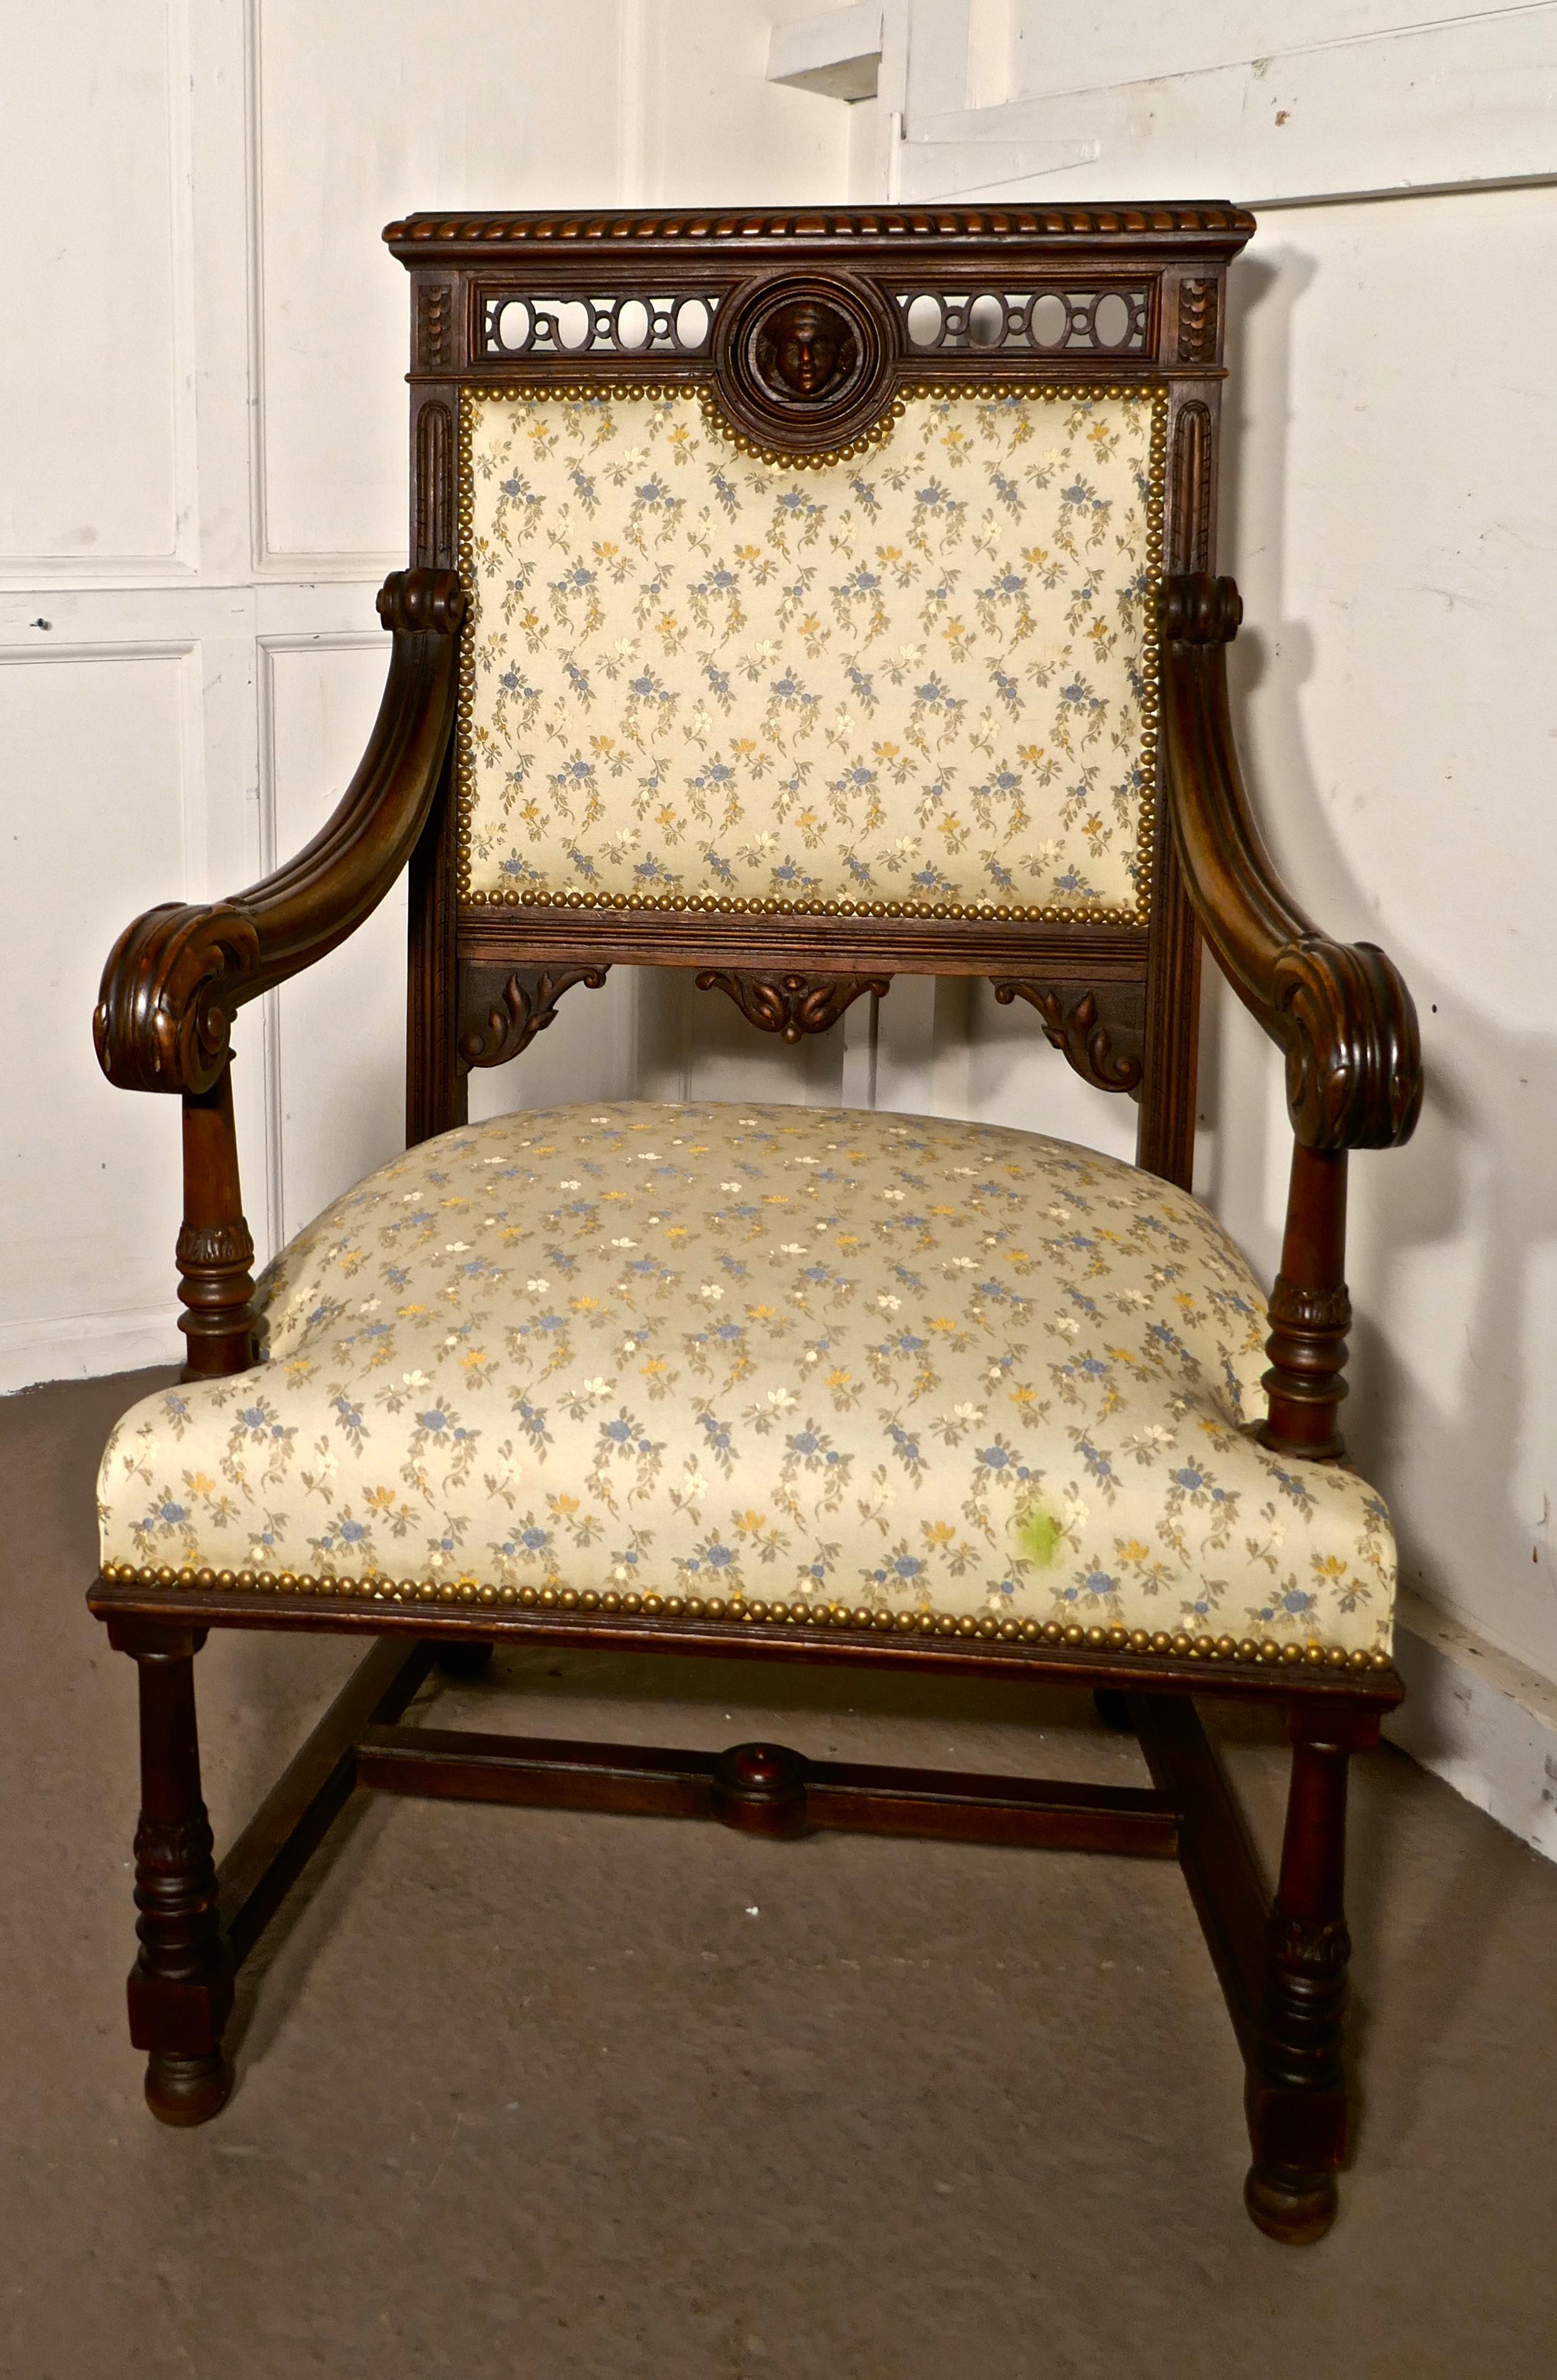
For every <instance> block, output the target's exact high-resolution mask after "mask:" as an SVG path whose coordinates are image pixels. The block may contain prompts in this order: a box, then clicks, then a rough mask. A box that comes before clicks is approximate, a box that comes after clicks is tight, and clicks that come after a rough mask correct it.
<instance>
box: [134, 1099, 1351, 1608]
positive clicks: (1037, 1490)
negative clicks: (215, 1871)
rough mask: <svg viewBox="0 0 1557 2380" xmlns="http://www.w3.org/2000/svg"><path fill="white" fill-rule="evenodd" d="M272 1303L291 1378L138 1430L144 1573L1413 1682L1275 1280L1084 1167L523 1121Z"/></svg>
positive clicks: (954, 1138) (289, 1269) (711, 1132)
mask: <svg viewBox="0 0 1557 2380" xmlns="http://www.w3.org/2000/svg"><path fill="white" fill-rule="evenodd" d="M260 1294H261V1301H262V1305H263V1311H264V1326H263V1329H264V1342H265V1347H266V1352H267V1354H268V1358H269V1360H268V1361H267V1362H265V1363H263V1364H260V1365H259V1366H255V1367H254V1368H253V1369H252V1370H250V1371H247V1372H245V1373H242V1374H239V1375H237V1376H236V1377H235V1378H230V1379H225V1380H220V1381H205V1382H200V1383H197V1384H189V1385H186V1386H183V1387H180V1388H177V1389H175V1390H169V1391H167V1392H166V1393H164V1394H162V1395H158V1396H153V1397H151V1398H148V1399H147V1400H146V1401H145V1402H144V1403H140V1404H139V1405H137V1406H136V1407H134V1409H133V1410H132V1411H131V1412H129V1413H128V1414H127V1415H126V1416H125V1417H124V1419H123V1421H122V1422H121V1423H120V1424H119V1426H118V1427H117V1429H116V1430H115V1433H114V1436H113V1439H112V1440H111V1441H110V1443H109V1446H108V1449H107V1451H106V1453H105V1455H104V1458H103V1472H102V1482H101V1506H102V1524H103V1557H104V1560H105V1562H120V1563H126V1562H127V1563H134V1564H147V1563H151V1564H171V1565H173V1566H175V1568H177V1567H180V1566H194V1567H197V1568H199V1567H202V1566H205V1567H210V1568H213V1569H216V1570H219V1571H220V1570H230V1571H235V1572H236V1571H240V1570H250V1571H255V1572H259V1573H283V1572H290V1573H298V1574H303V1573H308V1574H312V1575H316V1576H317V1575H320V1574H325V1575H328V1576H329V1577H330V1578H331V1579H332V1580H334V1581H352V1582H361V1581H363V1580H369V1581H371V1580H374V1579H391V1580H416V1581H418V1582H421V1583H423V1584H424V1585H425V1583H427V1582H428V1581H431V1582H434V1583H442V1584H443V1585H451V1584H459V1585H465V1586H470V1585H475V1586H477V1587H478V1588H480V1589H483V1590H487V1589H489V1590H493V1591H495V1592H496V1593H498V1594H501V1596H502V1597H503V1598H504V1599H505V1600H513V1598H514V1597H515V1595H516V1594H518V1593H520V1592H521V1591H522V1590H524V1589H525V1588H526V1587H548V1586H552V1587H557V1586H566V1587H571V1588H573V1589H575V1590H579V1591H584V1590H594V1591H596V1592H598V1593H601V1594H609V1593H616V1594H620V1593H621V1592H622V1590H623V1589H624V1588H635V1589H637V1590H639V1591H641V1592H649V1591H653V1592H655V1593H657V1594H659V1595H671V1594H676V1595H681V1596H682V1597H690V1596H696V1597H706V1598H712V1597H719V1598H724V1599H725V1602H726V1603H728V1602H729V1601H730V1600H731V1599H738V1598H741V1597H746V1598H757V1597H763V1598H772V1597H778V1598H780V1599H785V1600H790V1599H792V1600H793V1602H795V1603H800V1602H803V1603H804V1604H805V1606H806V1607H807V1608H808V1609H809V1608H811V1607H815V1609H816V1610H817V1611H818V1613H819V1614H820V1615H823V1616H825V1615H826V1613H827V1610H828V1609H829V1608H836V1607H838V1606H839V1605H842V1606H845V1607H848V1608H850V1609H863V1610H866V1611H868V1612H871V1613H879V1612H883V1611H885V1612H891V1613H894V1614H901V1613H904V1612H910V1611H925V1612H935V1613H937V1614H941V1615H945V1614H948V1613H949V1614H968V1613H973V1614H979V1615H988V1614H997V1615H1002V1616H1006V1615H1008V1616H1011V1617H1014V1618H1016V1619H1018V1620H1020V1621H1028V1620H1037V1621H1043V1622H1045V1623H1047V1622H1050V1621H1055V1620H1060V1621H1067V1622H1072V1621H1080V1622H1082V1623H1084V1624H1087V1625H1092V1624H1097V1623H1102V1624H1104V1625H1107V1626H1119V1625H1123V1626H1125V1627H1127V1628H1130V1629H1147V1630H1151V1631H1161V1630H1173V1631H1177V1630H1185V1629H1188V1630H1189V1631H1190V1632H1191V1633H1200V1632H1207V1633H1210V1634H1211V1635H1212V1636H1213V1637H1221V1636H1223V1635H1224V1634H1229V1635H1231V1636H1232V1637H1235V1638H1239V1639H1243V1638H1254V1639H1257V1640H1261V1641H1272V1640H1273V1641H1275V1642H1277V1643H1281V1644H1288V1643H1296V1644H1302V1645H1309V1644H1319V1645H1324V1646H1326V1647H1327V1648H1334V1647H1340V1648H1344V1649H1345V1650H1346V1651H1347V1652H1348V1653H1352V1654H1357V1653H1359V1652H1360V1653H1368V1654H1371V1653H1374V1652H1376V1651H1379V1650H1382V1649H1385V1648H1387V1646H1388V1643H1389V1633H1390V1615H1391V1605H1392V1598H1393V1585H1394V1546H1393V1541H1392V1537H1391V1533H1390V1526H1389V1521H1388V1517H1387V1515H1386V1513H1385V1512H1384V1509H1383V1506H1382V1503H1381V1502H1380V1500H1379V1499H1378V1497H1377V1496H1376V1495H1375V1494H1374V1493H1373V1492H1372V1491H1371V1489H1370V1488H1367V1487H1366V1486H1365V1485H1364V1484H1363V1482H1362V1481H1361V1480H1359V1479H1358V1478H1357V1477H1355V1476H1354V1475H1352V1474H1350V1473H1349V1472H1346V1471H1344V1470H1338V1469H1334V1468H1332V1467H1330V1466H1327V1465H1323V1464H1315V1463H1301V1462H1295V1461H1290V1460H1286V1459H1284V1458H1279V1457H1277V1456H1275V1455H1273V1454H1271V1453H1269V1452H1267V1451H1265V1450H1264V1449H1262V1448H1261V1446H1260V1445H1258V1444H1257V1443H1256V1441H1255V1439H1254V1436H1253V1434H1252V1429H1253V1425H1254V1424H1255V1423H1256V1421H1257V1418H1258V1417H1259V1416H1260V1415H1261V1413H1262V1410H1263V1403H1262V1397H1261V1390H1260V1386H1259V1382H1260V1377H1261V1372H1262V1370H1263V1368H1264V1362H1265V1359H1264V1355H1263V1353H1262V1349H1261V1341H1262V1339H1263V1336H1264V1331H1265V1318H1264V1311H1263V1302H1262V1300H1261V1294H1260V1292H1259V1289H1258V1287H1257V1286H1256V1283H1255V1281H1254V1280H1253V1278H1252V1276H1251V1275H1250V1273H1249V1268H1248V1266H1247V1265H1246V1264H1245V1262H1244V1260H1243V1258H1242V1257H1240V1256H1239V1254H1238V1253H1237V1249H1236V1248H1235V1247H1234V1246H1233V1245H1232V1244H1231V1243H1230V1242H1229V1241H1228V1240H1227V1238H1226V1237H1225V1234H1224V1233H1223V1232H1222V1231H1221V1229H1220V1228H1219V1226H1218V1225H1217V1224H1216V1223H1215V1222H1214V1221H1213V1219H1212V1218H1211V1216H1210V1215H1209V1214H1208V1213H1207V1212H1206V1211H1205V1209H1204V1208H1201V1206H1199V1205H1198V1204H1197V1203H1196V1202H1195V1200H1193V1199H1192V1198H1190V1197H1189V1196H1187V1195H1186V1194H1185V1193H1183V1192H1182V1191H1179V1190H1177V1189H1175V1188H1173V1187H1171V1186H1169V1185H1168V1184H1165V1183H1162V1182H1160V1181H1158V1180H1156V1179H1155V1178H1154V1177H1153V1176H1151V1175H1149V1174H1144V1173H1141V1172H1136V1171H1135V1170H1134V1169H1133V1168H1132V1167H1129V1166H1127V1165H1124V1164H1121V1163H1119V1162H1117V1161H1116V1160H1113V1159H1110V1158H1104V1157H1100V1156H1096V1155H1093V1154H1092V1153H1091V1152H1089V1151H1087V1150H1084V1149H1080V1148H1076V1147H1070V1146H1068V1144H1066V1143H1064V1142H1062V1141H1055V1140H1048V1139H1043V1138H1040V1137H1038V1136H1037V1135H1030V1134H1025V1133H1014V1132H1008V1131H1002V1130H999V1129H997V1128H996V1127H993V1126H990V1125H984V1124H972V1123H949V1122H946V1121H943V1120H927V1119H915V1118H905V1117H900V1116H892V1115H882V1114H863V1113H854V1112H848V1111H836V1110H835V1111H827V1110H808V1109H799V1108H790V1107H767V1108H761V1107H759V1108H750V1109H743V1108H736V1107H725V1106H685V1107H676V1106H658V1105H647V1104H634V1103H626V1104H622V1105H617V1106H610V1107H605V1108H599V1109H593V1108H587V1107H562V1108H558V1109H554V1110H550V1111H538V1112H531V1113H528V1114H521V1115H515V1116H509V1117H505V1118H501V1119H500V1120H498V1121H496V1122H493V1123H485V1124H481V1125H479V1126H473V1127H470V1128H468V1129H464V1130H460V1131H456V1132H453V1133H447V1134H444V1135H442V1136H441V1138H439V1139H437V1140H433V1141H429V1142H427V1143H424V1144H423V1145H422V1146H421V1147H417V1148H415V1149H412V1150H410V1151H408V1152H407V1153H406V1154H405V1155H404V1157H403V1158H400V1159H397V1160H395V1161H394V1162H393V1163H392V1164H389V1165H386V1166H384V1167H382V1168H381V1169H380V1171H379V1172H377V1173H375V1174H372V1175H371V1176H370V1177H369V1178H368V1180H367V1181H365V1182H362V1183H360V1184H358V1185H357V1186H356V1188H355V1189H353V1190H351V1191H349V1192H348V1193H347V1194H346V1195H345V1196H344V1197H342V1198H339V1199H337V1200H336V1202H335V1203H334V1205H333V1206H332V1207H331V1208H328V1209H327V1210H326V1211H325V1213H324V1214H323V1215H321V1216H320V1218H319V1220H318V1221H317V1222H315V1223H314V1224H312V1225H311V1226H310V1227H309V1228H308V1230H307V1231H306V1232H304V1233H301V1234H300V1235H299V1237H298V1238H297V1239H296V1240H295V1241H294V1242H293V1243H292V1245H291V1246H290V1247H289V1248H287V1249H286V1250H285V1252H284V1254H283V1256H282V1257H280V1258H279V1259H278V1261H277V1262H276V1263H275V1264H274V1265H273V1266H272V1268H271V1269H270V1270H269V1271H268V1272H267V1274H266V1275H265V1277H264V1280H263V1281H262V1284H261V1292H260ZM720 1608H724V1607H723V1605H721V1607H720Z"/></svg>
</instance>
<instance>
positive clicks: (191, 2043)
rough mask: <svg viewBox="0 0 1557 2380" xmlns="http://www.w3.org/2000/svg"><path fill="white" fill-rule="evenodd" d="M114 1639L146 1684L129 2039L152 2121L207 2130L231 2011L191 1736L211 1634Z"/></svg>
mask: <svg viewBox="0 0 1557 2380" xmlns="http://www.w3.org/2000/svg"><path fill="white" fill-rule="evenodd" d="M113 1634H114V1642H115V1644H116V1645H118V1648H119V1650H120V1651H121V1652H126V1653H129V1654H132V1655H133V1656H134V1658H135V1663H136V1668H137V1670H138V1672H139V1684H140V1822H139V1826H138V1827H137V1828H136V1835H135V1903H136V1907H137V1909H138V1910H139V1913H140V1914H139V1918H138V1920H137V1922H136V1929H135V1930H136V1933H137V1934H138V1935H139V1939H140V1951H139V1957H138V1958H137V1960H136V1962H135V1965H134V1966H133V1967H132V1968H131V1970H130V1976H129V1985H128V1998H129V2022H130V2039H131V2041H132V2042H133V2043H134V2045H135V2046H136V2048H137V2049H144V2050H146V2051H148V2052H149V2056H148V2058H147V2062H146V2104H147V2106H148V2107H150V2108H151V2113H152V2114H153V2115H154V2116H156V2117H159V2118H160V2119H161V2120H162V2121H163V2123H164V2124H203V2123H204V2122H205V2121H206V2120H207V2119H208V2118H209V2117H211V2116H214V2115H215V2114H216V2113H217V2111H218V2109H219V2108H220V2107H223V2105H224V2104H225V2102H226V2098H227V2094H228V2092H229V2090H230V2089H231V2087H232V2078H231V2076H230V2074H229V2072H228V2070H227V2064H226V2060H225V2059H224V2058H223V2055H222V2034H223V2027H224V2025H225V2024H226V2022H227V2016H228V2012H229V2010H231V2008H232V2004H233V1977H232V1967H231V1962H230V1961H229V1959H228V1955H227V1949H226V1945H225V1943H224V1941H223V1935H222V1925H221V1919H220V1915H219V1913H218V1909H217V1898H216V1867H215V1863H214V1861H213V1859H212V1856H211V1852H212V1844H211V1824H210V1821H209V1819H208V1818H207V1816H206V1808H205V1803H204V1802H203V1801H202V1799H201V1798H200V1755H199V1740H198V1737H197V1734H196V1727H195V1674H194V1671H195V1658H194V1657H195V1655H196V1654H197V1653H198V1652H199V1648H200V1646H201V1645H202V1644H203V1643H204V1641H205V1631H204V1630H203V1629H171V1628H169V1629H161V1628H156V1627H153V1626H151V1625H142V1626H139V1627H137V1626H135V1625H133V1624H131V1625H129V1626H127V1627H126V1628H124V1629H123V1630H122V1631H121V1630H115V1631H114V1632H113Z"/></svg>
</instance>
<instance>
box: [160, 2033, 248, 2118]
mask: <svg viewBox="0 0 1557 2380" xmlns="http://www.w3.org/2000/svg"><path fill="white" fill-rule="evenodd" d="M232 2088H233V2077H232V2072H231V2070H230V2069H229V2067H228V2064H227V2061H226V2059H225V2058H223V2057H222V2056H221V2055H220V2053H216V2054H213V2055H212V2056H211V2057H207V2058H175V2057H173V2056H172V2055H171V2054H170V2053H169V2052H167V2051H165V2050H160V2049H154V2050H153V2051H152V2052H151V2057H150V2058H148V2059H147V2060H146V2105H147V2106H148V2107H150V2108H151V2113H152V2114H153V2115H154V2116H155V2117H156V2119H157V2121H158V2122H159V2123H160V2124H184V2125H188V2124H208V2123H209V2122H210V2121H211V2118H212V2116H216V2115H220V2113H221V2111H222V2109H223V2107H225V2106H226V2104H227V2099H228V2095H229V2094H230V2093H231V2091H232Z"/></svg>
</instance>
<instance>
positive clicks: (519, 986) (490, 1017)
mask: <svg viewBox="0 0 1557 2380" xmlns="http://www.w3.org/2000/svg"><path fill="white" fill-rule="evenodd" d="M609 973H610V969H609V968H607V967H604V966H582V965H581V966H554V967H519V968H515V969H514V970H513V972H512V973H510V974H507V975H504V976H502V977H501V980H500V979H499V976H498V972H497V971H496V970H494V969H492V968H490V967H472V968H469V969H468V970H466V971H465V973H464V974H463V975H462V977H461V982H460V995H461V996H460V1028H459V1051H460V1056H461V1057H462V1058H463V1059H464V1061H465V1064H466V1065H467V1066H501V1065H503V1064H504V1063H506V1062H507V1061H508V1060H509V1059H510V1058H517V1057H518V1055H519V1052H520V1051H521V1050H527V1049H528V1048H529V1046H530V1043H531V1042H532V1041H533V1040H534V1039H535V1038H536V1035H537V1033H543V1032H544V1031H545V1030H546V1027H547V1026H549V1025H550V1024H551V1023H553V1021H554V1020H555V1018H556V1014H557V1004H558V1002H559V1001H560V1000H561V997H562V994H563V993H564V992H565V991H571V990H573V986H574V984H575V983H582V984H585V985H587V986H588V988H589V990H591V991H598V990H599V989H600V986H601V985H602V984H603V983H604V982H605V979H606V977H607V975H608V974H609Z"/></svg>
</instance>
